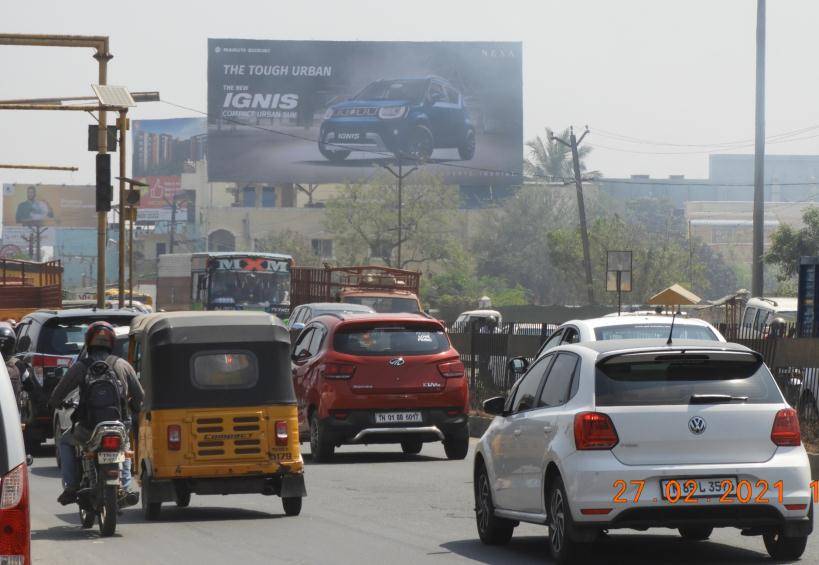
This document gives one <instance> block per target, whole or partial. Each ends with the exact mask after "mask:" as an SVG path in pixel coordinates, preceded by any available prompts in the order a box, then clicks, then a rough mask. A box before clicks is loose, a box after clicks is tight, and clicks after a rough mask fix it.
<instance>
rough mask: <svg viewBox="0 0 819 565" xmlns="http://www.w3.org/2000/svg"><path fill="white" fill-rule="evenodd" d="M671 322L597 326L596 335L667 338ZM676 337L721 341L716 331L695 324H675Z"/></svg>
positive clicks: (601, 339) (600, 339)
mask: <svg viewBox="0 0 819 565" xmlns="http://www.w3.org/2000/svg"><path fill="white" fill-rule="evenodd" d="M669 330H671V324H629V325H622V326H606V327H602V328H595V329H594V335H595V337H597V340H598V341H606V340H609V339H667V338H668V333H669ZM672 337H673V338H674V339H701V340H705V341H719V340H718V339H717V336H716V334H715V333H714V332H712V331H711V329H710V328H708V327H706V326H695V325H693V324H683V323H679V322H677V323H675V324H674V333H673V335H672Z"/></svg>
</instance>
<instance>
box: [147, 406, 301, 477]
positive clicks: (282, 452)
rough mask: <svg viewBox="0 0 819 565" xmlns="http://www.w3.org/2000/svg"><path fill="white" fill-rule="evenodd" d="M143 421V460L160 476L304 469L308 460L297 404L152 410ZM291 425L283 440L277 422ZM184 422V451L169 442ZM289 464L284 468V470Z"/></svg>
mask: <svg viewBox="0 0 819 565" xmlns="http://www.w3.org/2000/svg"><path fill="white" fill-rule="evenodd" d="M150 414H151V420H150V421H148V420H147V419H146V418H145V415H142V416H141V419H140V436H139V447H140V451H139V453H138V458H139V461H141V462H142V461H145V462H146V463H147V464H148V465H149V468H150V469H151V474H152V477H153V478H155V479H170V478H197V477H199V478H205V477H214V478H215V477H224V476H237V475H260V474H263V475H269V474H274V473H277V472H280V471H287V472H291V473H301V472H302V471H303V469H304V461H303V459H302V457H301V450H300V448H299V438H298V415H297V409H296V406H295V405H268V406H243V407H219V408H178V409H168V410H152V411H151V413H150ZM280 421H284V422H286V423H287V432H288V433H287V438H281V439H279V440H278V441H277V437H276V423H277V422H280ZM172 426H178V427H179V431H180V439H181V442H180V445H179V449H178V450H176V449H174V450H172V449H170V447H169V445H168V428H169V427H172ZM282 467H283V468H282Z"/></svg>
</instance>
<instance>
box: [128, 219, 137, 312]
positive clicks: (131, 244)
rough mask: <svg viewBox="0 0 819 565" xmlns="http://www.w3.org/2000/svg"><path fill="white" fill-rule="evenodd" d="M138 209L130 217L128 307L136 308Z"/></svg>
mask: <svg viewBox="0 0 819 565" xmlns="http://www.w3.org/2000/svg"><path fill="white" fill-rule="evenodd" d="M135 215H136V209H135V208H132V209H131V213H130V214H129V216H128V220H129V221H128V224H129V228H130V229H129V230H128V306H129V307H130V308H133V306H134V216H135Z"/></svg>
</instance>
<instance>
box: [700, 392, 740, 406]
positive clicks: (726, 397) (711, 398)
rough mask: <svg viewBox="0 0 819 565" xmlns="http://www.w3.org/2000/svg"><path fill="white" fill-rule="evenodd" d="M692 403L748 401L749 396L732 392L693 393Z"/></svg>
mask: <svg viewBox="0 0 819 565" xmlns="http://www.w3.org/2000/svg"><path fill="white" fill-rule="evenodd" d="M689 402H690V403H691V404H721V403H727V402H748V397H747V396H731V395H730V394H692V395H691V398H690V400H689Z"/></svg>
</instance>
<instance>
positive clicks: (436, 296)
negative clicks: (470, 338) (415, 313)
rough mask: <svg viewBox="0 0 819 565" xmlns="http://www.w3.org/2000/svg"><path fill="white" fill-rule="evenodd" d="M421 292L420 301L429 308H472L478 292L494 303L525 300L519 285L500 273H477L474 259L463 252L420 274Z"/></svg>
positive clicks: (516, 302)
mask: <svg viewBox="0 0 819 565" xmlns="http://www.w3.org/2000/svg"><path fill="white" fill-rule="evenodd" d="M421 294H422V298H423V301H424V304H429V305H430V306H431V307H433V308H445V307H447V306H458V307H461V308H463V309H474V308H475V307H476V306H477V304H478V300H479V299H480V298H481V297H482V296H489V297H490V298H491V299H492V305H493V306H495V307H498V306H519V305H523V304H528V303H529V300H528V297H527V292H526V289H524V288H523V287H522V286H521V285H519V284H518V285H512V284H510V283H509V282H508V281H507V280H505V279H503V278H502V277H494V276H489V275H477V273H476V270H475V262H474V260H473V259H472V258H470V257H469V256H467V254H466V253H461V254H459V256H458V258H457V259H455V260H454V261H452V262H451V263H450V264H448V265H447V266H446V268H445V269H443V270H442V271H440V272H437V273H433V274H430V276H428V277H424V278H423V279H422V280H421Z"/></svg>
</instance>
